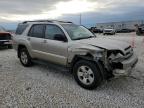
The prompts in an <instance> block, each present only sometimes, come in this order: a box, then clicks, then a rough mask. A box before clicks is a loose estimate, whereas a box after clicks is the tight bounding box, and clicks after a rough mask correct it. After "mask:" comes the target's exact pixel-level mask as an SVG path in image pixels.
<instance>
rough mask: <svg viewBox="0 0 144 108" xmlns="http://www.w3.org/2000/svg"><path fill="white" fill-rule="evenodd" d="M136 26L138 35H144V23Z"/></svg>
mask: <svg viewBox="0 0 144 108" xmlns="http://www.w3.org/2000/svg"><path fill="white" fill-rule="evenodd" d="M135 26H136V34H137V35H138V36H144V24H141V25H135Z"/></svg>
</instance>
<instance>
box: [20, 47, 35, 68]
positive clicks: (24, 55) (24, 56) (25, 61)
mask: <svg viewBox="0 0 144 108" xmlns="http://www.w3.org/2000/svg"><path fill="white" fill-rule="evenodd" d="M19 54H20V58H19V59H20V62H21V63H22V65H23V66H25V67H28V66H31V65H32V61H31V57H30V55H29V53H28V51H27V49H26V48H23V49H21V50H20V52H19Z"/></svg>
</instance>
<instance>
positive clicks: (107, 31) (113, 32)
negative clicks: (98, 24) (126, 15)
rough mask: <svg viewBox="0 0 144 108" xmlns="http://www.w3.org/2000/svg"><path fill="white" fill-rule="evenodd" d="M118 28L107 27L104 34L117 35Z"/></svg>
mask: <svg viewBox="0 0 144 108" xmlns="http://www.w3.org/2000/svg"><path fill="white" fill-rule="evenodd" d="M115 33H116V30H115V29H113V28H106V29H104V30H103V35H115Z"/></svg>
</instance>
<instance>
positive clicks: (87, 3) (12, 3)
mask: <svg viewBox="0 0 144 108" xmlns="http://www.w3.org/2000/svg"><path fill="white" fill-rule="evenodd" d="M143 11H144V0H0V25H2V26H4V27H7V28H13V27H14V26H15V25H16V23H18V22H21V21H24V20H35V19H60V20H70V21H73V22H75V23H77V24H78V23H79V16H80V13H81V15H82V24H83V25H86V26H92V25H95V24H96V23H99V22H109V21H110V22H111V21H125V20H140V19H144V12H143Z"/></svg>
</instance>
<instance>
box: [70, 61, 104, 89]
mask: <svg viewBox="0 0 144 108" xmlns="http://www.w3.org/2000/svg"><path fill="white" fill-rule="evenodd" d="M73 73H74V78H75V80H76V82H77V83H78V84H79V85H80V86H81V87H83V88H85V89H89V90H92V89H95V88H96V87H97V86H98V85H100V83H101V81H102V77H101V75H100V71H99V69H98V68H97V66H96V64H95V63H93V62H91V61H87V60H80V61H78V62H77V63H76V64H75V65H74V67H73Z"/></svg>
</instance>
